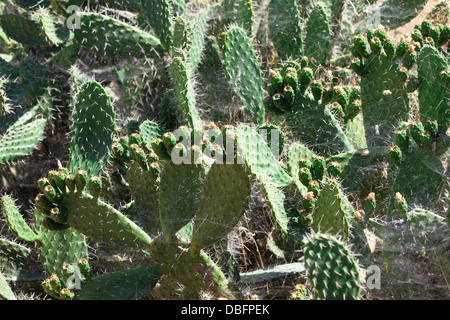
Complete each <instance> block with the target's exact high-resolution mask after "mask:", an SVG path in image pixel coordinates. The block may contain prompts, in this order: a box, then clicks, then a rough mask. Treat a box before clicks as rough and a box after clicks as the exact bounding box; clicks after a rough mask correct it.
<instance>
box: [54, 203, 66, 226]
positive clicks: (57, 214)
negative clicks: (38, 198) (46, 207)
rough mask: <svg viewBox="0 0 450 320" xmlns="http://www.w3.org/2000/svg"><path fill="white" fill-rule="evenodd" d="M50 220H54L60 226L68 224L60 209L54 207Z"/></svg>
mask: <svg viewBox="0 0 450 320" xmlns="http://www.w3.org/2000/svg"><path fill="white" fill-rule="evenodd" d="M50 218H52V219H53V220H55V221H56V222H57V223H60V224H64V223H66V219H65V217H64V215H63V214H62V213H61V211H60V210H59V208H58V207H54V208H52V209H51V210H50Z"/></svg>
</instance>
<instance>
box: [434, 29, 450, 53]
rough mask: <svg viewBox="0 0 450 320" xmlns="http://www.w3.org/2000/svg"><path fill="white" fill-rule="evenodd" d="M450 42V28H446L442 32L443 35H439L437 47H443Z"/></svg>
mask: <svg viewBox="0 0 450 320" xmlns="http://www.w3.org/2000/svg"><path fill="white" fill-rule="evenodd" d="M449 40H450V26H444V27H443V28H442V30H441V34H440V35H439V40H438V41H437V45H438V46H443V45H444V44H446V43H447V42H448V41H449ZM447 50H448V49H447Z"/></svg>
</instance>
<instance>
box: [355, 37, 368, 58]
mask: <svg viewBox="0 0 450 320" xmlns="http://www.w3.org/2000/svg"><path fill="white" fill-rule="evenodd" d="M353 46H354V48H355V49H356V52H357V53H358V54H359V55H360V56H361V57H363V58H367V57H368V56H369V50H368V49H367V43H366V39H365V38H364V36H363V35H361V34H360V35H357V36H355V37H354V38H353Z"/></svg>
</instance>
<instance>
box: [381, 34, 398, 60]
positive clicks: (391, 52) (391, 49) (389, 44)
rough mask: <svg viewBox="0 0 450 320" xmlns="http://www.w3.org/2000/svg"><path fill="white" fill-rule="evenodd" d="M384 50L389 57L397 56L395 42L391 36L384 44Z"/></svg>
mask: <svg viewBox="0 0 450 320" xmlns="http://www.w3.org/2000/svg"><path fill="white" fill-rule="evenodd" d="M383 50H384V53H385V54H386V56H387V57H388V58H389V59H394V58H395V43H394V41H393V40H392V38H391V37H390V36H388V37H387V38H386V41H385V42H384V44H383Z"/></svg>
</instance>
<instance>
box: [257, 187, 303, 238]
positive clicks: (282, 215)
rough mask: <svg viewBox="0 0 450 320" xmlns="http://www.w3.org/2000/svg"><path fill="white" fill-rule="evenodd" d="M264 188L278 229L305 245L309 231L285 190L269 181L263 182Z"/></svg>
mask: <svg viewBox="0 0 450 320" xmlns="http://www.w3.org/2000/svg"><path fill="white" fill-rule="evenodd" d="M262 188H263V192H264V195H265V197H266V200H267V204H268V206H269V208H270V210H271V211H272V215H273V217H274V219H275V221H276V222H277V225H278V227H280V229H281V230H282V231H283V232H284V233H285V234H286V235H287V236H289V237H290V238H292V239H294V240H296V241H298V242H300V243H301V244H304V243H305V240H306V234H307V232H308V229H307V228H305V227H304V226H303V225H302V224H301V221H300V219H299V212H298V210H297V208H296V207H294V205H293V204H292V203H291V202H290V201H289V199H288V198H287V197H286V195H285V194H284V192H283V189H280V188H278V187H276V186H275V185H273V184H272V182H271V181H270V180H267V179H265V180H263V181H262Z"/></svg>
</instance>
